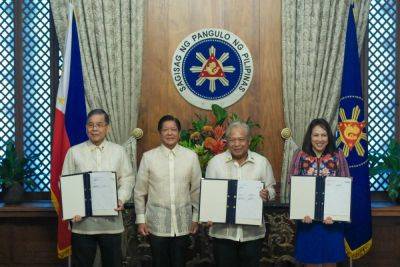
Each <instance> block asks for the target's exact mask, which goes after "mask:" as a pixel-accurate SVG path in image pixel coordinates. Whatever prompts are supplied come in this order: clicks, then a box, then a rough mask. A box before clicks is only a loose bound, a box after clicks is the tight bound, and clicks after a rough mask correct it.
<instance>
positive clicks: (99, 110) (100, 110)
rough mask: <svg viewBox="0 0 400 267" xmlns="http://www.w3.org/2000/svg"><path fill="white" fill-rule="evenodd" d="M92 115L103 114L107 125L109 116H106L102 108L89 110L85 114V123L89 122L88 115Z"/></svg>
mask: <svg viewBox="0 0 400 267" xmlns="http://www.w3.org/2000/svg"><path fill="white" fill-rule="evenodd" d="M93 115H104V121H105V122H106V124H107V125H108V124H110V116H108V114H107V112H105V111H104V109H101V108H96V109H93V110H91V111H90V112H89V113H88V115H87V119H86V123H88V122H89V119H90V117H92V116H93Z"/></svg>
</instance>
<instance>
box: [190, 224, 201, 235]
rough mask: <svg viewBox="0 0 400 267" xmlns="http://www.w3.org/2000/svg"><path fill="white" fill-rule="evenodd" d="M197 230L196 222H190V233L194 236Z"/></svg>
mask: <svg viewBox="0 0 400 267" xmlns="http://www.w3.org/2000/svg"><path fill="white" fill-rule="evenodd" d="M198 229H199V224H198V223H197V222H192V225H191V226H190V233H191V234H192V235H194V234H195V233H197V230H198Z"/></svg>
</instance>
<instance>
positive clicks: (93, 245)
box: [71, 233, 122, 267]
mask: <svg viewBox="0 0 400 267" xmlns="http://www.w3.org/2000/svg"><path fill="white" fill-rule="evenodd" d="M71 243H72V266H74V267H92V266H93V262H94V258H95V256H96V250H97V245H98V246H99V247H100V252H101V263H102V266H103V267H121V266H122V250H121V234H99V235H81V234H75V233H72V242H71Z"/></svg>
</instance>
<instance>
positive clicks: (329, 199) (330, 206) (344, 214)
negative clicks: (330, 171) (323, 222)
mask: <svg viewBox="0 0 400 267" xmlns="http://www.w3.org/2000/svg"><path fill="white" fill-rule="evenodd" d="M351 181H352V179H351V178H350V177H330V176H328V177H326V178H325V202H324V219H325V218H326V217H328V216H330V217H332V220H334V221H346V222H350V206H351Z"/></svg>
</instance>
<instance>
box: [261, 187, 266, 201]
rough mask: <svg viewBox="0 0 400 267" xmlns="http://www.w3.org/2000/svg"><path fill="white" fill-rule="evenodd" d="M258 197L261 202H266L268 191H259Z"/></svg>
mask: <svg viewBox="0 0 400 267" xmlns="http://www.w3.org/2000/svg"><path fill="white" fill-rule="evenodd" d="M260 197H261V198H262V200H263V201H267V200H268V190H267V189H266V188H263V189H261V191H260Z"/></svg>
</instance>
